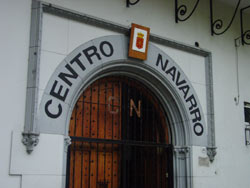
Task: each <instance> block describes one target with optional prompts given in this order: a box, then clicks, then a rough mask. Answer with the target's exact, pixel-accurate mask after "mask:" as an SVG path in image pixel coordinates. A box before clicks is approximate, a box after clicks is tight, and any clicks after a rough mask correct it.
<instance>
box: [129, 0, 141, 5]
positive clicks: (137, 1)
mask: <svg viewBox="0 0 250 188" xmlns="http://www.w3.org/2000/svg"><path fill="white" fill-rule="evenodd" d="M139 1H140V0H136V1H135V2H131V1H130V0H127V7H130V5H136V4H137V3H139Z"/></svg>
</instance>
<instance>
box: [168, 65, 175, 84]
mask: <svg viewBox="0 0 250 188" xmlns="http://www.w3.org/2000/svg"><path fill="white" fill-rule="evenodd" d="M166 73H167V74H170V75H171V76H172V80H173V81H174V80H175V73H176V67H175V66H173V67H171V68H170V69H168V70H167V71H166Z"/></svg>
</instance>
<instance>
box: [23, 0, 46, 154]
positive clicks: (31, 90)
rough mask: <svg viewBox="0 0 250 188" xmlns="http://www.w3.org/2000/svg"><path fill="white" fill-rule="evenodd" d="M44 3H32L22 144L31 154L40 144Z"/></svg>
mask: <svg viewBox="0 0 250 188" xmlns="http://www.w3.org/2000/svg"><path fill="white" fill-rule="evenodd" d="M42 14H43V10H42V3H41V2H40V1H37V0H33V1H32V10H31V24H30V44H29V61H28V78H27V89H26V109H25V124H24V133H23V139H22V143H23V144H24V145H25V146H26V149H27V153H28V154H30V153H31V152H32V151H33V149H34V147H35V146H36V145H37V144H38V142H39V140H38V136H39V133H38V132H36V130H37V129H36V125H37V122H36V120H37V118H36V115H37V108H38V85H39V67H40V54H41V37H42V33H41V30H42Z"/></svg>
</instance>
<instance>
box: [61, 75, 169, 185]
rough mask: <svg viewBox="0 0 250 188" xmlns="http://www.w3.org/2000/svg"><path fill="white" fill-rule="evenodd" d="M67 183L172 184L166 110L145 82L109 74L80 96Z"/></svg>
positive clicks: (72, 124)
mask: <svg viewBox="0 0 250 188" xmlns="http://www.w3.org/2000/svg"><path fill="white" fill-rule="evenodd" d="M69 135H70V137H71V140H72V144H71V145H70V147H69V149H68V160H67V177H66V179H67V180H66V187H67V188H152V187H154V188H171V187H172V185H171V183H172V177H171V174H172V173H171V172H172V160H171V159H172V152H171V147H170V144H169V132H168V126H167V123H166V115H165V113H164V112H163V110H162V109H161V107H160V105H159V104H158V101H157V100H156V97H154V96H153V94H151V92H150V91H149V90H148V89H147V88H146V87H145V86H143V85H142V84H141V83H140V82H138V81H135V80H132V79H129V78H127V77H105V78H102V79H99V80H97V81H95V82H94V83H93V84H91V85H90V86H89V87H88V88H87V89H86V90H85V91H84V92H83V93H82V95H81V96H80V97H79V99H78V101H77V103H76V105H75V107H74V110H73V112H72V117H71V121H70V128H69Z"/></svg>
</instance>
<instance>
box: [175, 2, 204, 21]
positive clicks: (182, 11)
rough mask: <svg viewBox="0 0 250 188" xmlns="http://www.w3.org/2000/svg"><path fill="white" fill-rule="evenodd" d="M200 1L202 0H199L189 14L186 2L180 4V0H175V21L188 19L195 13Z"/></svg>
mask: <svg viewBox="0 0 250 188" xmlns="http://www.w3.org/2000/svg"><path fill="white" fill-rule="evenodd" d="M199 2H200V0H197V1H196V3H195V6H194V8H193V10H192V11H191V12H190V13H189V14H187V9H188V8H187V6H186V5H184V4H182V5H180V6H179V4H178V0H175V22H176V23H178V22H179V21H181V22H184V21H186V20H188V19H189V18H190V17H191V16H192V15H193V13H194V11H195V10H196V8H197V6H198V4H199Z"/></svg>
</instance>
